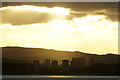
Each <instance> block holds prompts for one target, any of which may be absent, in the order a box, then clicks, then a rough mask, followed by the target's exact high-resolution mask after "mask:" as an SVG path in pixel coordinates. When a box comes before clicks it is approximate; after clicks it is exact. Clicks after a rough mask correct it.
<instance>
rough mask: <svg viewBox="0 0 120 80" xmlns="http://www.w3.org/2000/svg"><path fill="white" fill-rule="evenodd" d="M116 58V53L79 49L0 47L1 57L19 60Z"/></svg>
mask: <svg viewBox="0 0 120 80" xmlns="http://www.w3.org/2000/svg"><path fill="white" fill-rule="evenodd" d="M110 56H111V58H112V59H114V58H115V59H116V57H120V55H116V54H106V55H97V54H90V53H84V52H80V51H74V52H71V51H59V50H53V49H44V48H27V47H26V48H25V47H3V48H2V58H10V59H19V60H29V61H33V60H35V59H37V60H40V62H43V61H44V60H45V59H47V58H48V59H50V60H58V61H59V62H60V63H61V60H63V59H68V60H71V59H72V58H73V57H85V58H100V57H104V59H105V57H106V58H107V57H109V58H110Z"/></svg>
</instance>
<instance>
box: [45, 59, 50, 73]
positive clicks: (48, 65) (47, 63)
mask: <svg viewBox="0 0 120 80" xmlns="http://www.w3.org/2000/svg"><path fill="white" fill-rule="evenodd" d="M50 66H51V65H50V59H45V61H44V68H45V69H46V71H49V70H50Z"/></svg>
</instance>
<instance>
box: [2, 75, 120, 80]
mask: <svg viewBox="0 0 120 80" xmlns="http://www.w3.org/2000/svg"><path fill="white" fill-rule="evenodd" d="M2 80H120V76H72V75H3V76H2Z"/></svg>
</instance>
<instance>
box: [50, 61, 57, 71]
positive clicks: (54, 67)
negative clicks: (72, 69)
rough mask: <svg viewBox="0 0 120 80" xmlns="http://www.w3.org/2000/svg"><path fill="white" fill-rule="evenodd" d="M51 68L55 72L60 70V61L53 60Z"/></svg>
mask: <svg viewBox="0 0 120 80" xmlns="http://www.w3.org/2000/svg"><path fill="white" fill-rule="evenodd" d="M51 70H52V71H53V72H56V71H58V61H56V60H53V61H52V64H51Z"/></svg>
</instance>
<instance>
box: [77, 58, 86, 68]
mask: <svg viewBox="0 0 120 80" xmlns="http://www.w3.org/2000/svg"><path fill="white" fill-rule="evenodd" d="M77 67H78V68H80V67H85V58H84V57H78V58H77Z"/></svg>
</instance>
